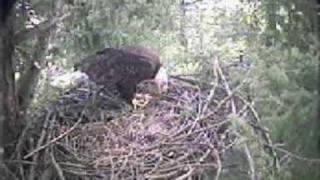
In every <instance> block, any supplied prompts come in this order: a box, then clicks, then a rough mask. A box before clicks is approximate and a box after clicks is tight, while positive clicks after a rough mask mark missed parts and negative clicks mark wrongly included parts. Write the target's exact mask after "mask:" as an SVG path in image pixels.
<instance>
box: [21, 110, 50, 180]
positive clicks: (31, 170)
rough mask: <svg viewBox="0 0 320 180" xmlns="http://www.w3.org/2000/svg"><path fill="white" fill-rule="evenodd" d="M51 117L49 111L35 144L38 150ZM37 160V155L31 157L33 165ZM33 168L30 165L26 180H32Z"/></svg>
mask: <svg viewBox="0 0 320 180" xmlns="http://www.w3.org/2000/svg"><path fill="white" fill-rule="evenodd" d="M51 115H52V111H49V112H48V113H47V116H46V119H45V121H44V124H43V128H42V131H41V134H40V138H39V140H38V143H37V148H39V147H40V146H41V144H42V143H43V141H44V140H45V137H46V132H47V128H48V124H49V121H50V117H51ZM38 158H39V155H38V154H37V155H35V156H33V158H32V161H33V162H34V163H37V161H38ZM25 159H26V158H25ZM35 168H36V166H33V165H31V167H30V173H29V178H28V179H29V180H33V179H34V176H35Z"/></svg>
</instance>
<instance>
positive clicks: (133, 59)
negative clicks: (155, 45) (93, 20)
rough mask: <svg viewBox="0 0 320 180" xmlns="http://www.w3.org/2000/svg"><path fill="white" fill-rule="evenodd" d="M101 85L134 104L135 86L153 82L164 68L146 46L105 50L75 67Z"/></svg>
mask: <svg viewBox="0 0 320 180" xmlns="http://www.w3.org/2000/svg"><path fill="white" fill-rule="evenodd" d="M76 66H77V67H76V68H77V69H79V70H81V71H82V72H84V73H86V74H87V75H88V77H89V79H90V80H92V81H94V82H95V83H97V84H98V85H103V86H106V87H115V88H116V89H117V90H118V91H119V93H120V95H121V97H122V98H124V99H125V100H127V101H128V102H131V100H132V99H133V97H134V94H135V91H136V86H137V84H138V83H140V82H141V81H143V80H146V79H153V78H154V77H155V76H156V74H157V72H158V71H159V69H160V67H161V63H160V59H159V56H158V55H157V54H155V53H154V52H152V51H151V50H149V49H147V48H143V47H125V48H121V49H116V48H106V49H103V50H101V51H98V52H97V53H96V54H94V55H91V56H89V57H87V58H85V59H83V60H82V61H81V62H80V63H78V64H77V65H76Z"/></svg>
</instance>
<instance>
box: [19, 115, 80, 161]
mask: <svg viewBox="0 0 320 180" xmlns="http://www.w3.org/2000/svg"><path fill="white" fill-rule="evenodd" d="M82 119H83V114H82V115H81V117H80V118H79V119H78V121H77V122H76V123H75V124H74V125H73V126H72V127H71V128H70V129H68V130H67V131H65V132H64V133H62V134H60V135H59V136H58V137H56V138H54V139H52V140H51V141H49V142H48V143H47V144H45V145H42V146H40V147H38V148H36V149H34V150H33V151H31V152H30V153H28V154H27V155H25V156H24V157H23V158H24V159H27V158H28V157H31V156H33V155H34V154H35V153H37V152H39V151H41V150H43V149H45V148H46V147H48V146H50V145H51V144H53V143H55V142H57V141H58V140H60V139H61V138H63V137H65V136H66V135H68V134H69V133H71V132H72V131H73V130H75V129H76V128H77V127H78V125H79V124H80V123H81V121H82Z"/></svg>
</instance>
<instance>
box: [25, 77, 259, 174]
mask: <svg viewBox="0 0 320 180" xmlns="http://www.w3.org/2000/svg"><path fill="white" fill-rule="evenodd" d="M221 75H222V74H221ZM221 75H219V76H217V77H219V78H218V79H219V80H218V79H217V81H216V82H217V83H216V84H214V85H212V86H208V87H199V86H198V85H197V80H195V79H191V77H184V78H185V79H183V78H171V79H170V80H169V89H168V92H167V93H166V94H163V95H162V96H161V97H160V98H159V99H156V100H154V101H150V102H149V103H148V104H147V105H146V106H144V107H141V108H137V109H133V108H131V107H129V106H128V105H125V103H121V101H120V100H119V99H117V97H114V95H113V94H112V93H108V94H106V93H104V90H101V89H99V88H98V87H96V86H94V85H90V84H89V85H85V86H82V87H77V88H74V89H71V90H70V91H68V92H66V93H65V94H64V95H62V96H61V98H60V99H59V100H58V101H56V102H51V103H50V105H49V106H48V107H47V110H45V111H42V113H40V115H38V119H39V121H42V122H43V123H44V124H45V125H44V126H45V127H49V128H47V130H46V131H45V133H44V134H42V135H41V136H43V137H42V138H41V137H40V138H39V139H42V142H40V143H39V144H43V145H41V146H40V145H39V146H38V147H36V148H33V149H31V150H29V151H28V152H29V154H27V155H26V156H25V158H28V157H32V156H34V155H35V154H39V155H40V156H42V157H44V158H46V157H51V159H53V160H54V162H55V164H56V166H55V168H56V170H57V171H58V172H60V173H61V174H63V176H65V177H66V179H77V178H80V179H84V177H89V178H90V179H154V178H156V179H176V178H179V177H180V178H184V177H195V176H199V175H200V174H202V173H203V172H205V171H210V172H211V173H213V174H214V176H215V177H218V176H219V174H220V172H221V168H222V165H221V161H222V159H221V157H222V155H223V154H224V153H225V152H226V151H227V150H228V149H229V148H232V147H233V146H234V145H235V144H236V143H237V140H238V137H239V133H238V132H237V131H235V130H234V129H232V128H230V124H232V123H231V122H230V121H231V118H230V114H237V115H238V116H239V117H241V119H242V120H243V121H245V122H250V123H254V122H255V121H254V118H253V117H252V116H247V115H244V114H248V112H249V111H251V109H250V108H249V107H247V105H248V104H247V103H246V102H245V100H244V99H242V98H239V96H236V95H235V94H234V93H232V92H231V91H230V89H229V90H228V88H229V87H228V85H227V84H226V83H227V82H225V81H223V78H221V77H220V76H221ZM234 109H236V111H235V112H233V111H234ZM249 114H252V113H249ZM248 117H251V118H248ZM45 139H46V140H45ZM44 149H47V150H45V151H43V150H44Z"/></svg>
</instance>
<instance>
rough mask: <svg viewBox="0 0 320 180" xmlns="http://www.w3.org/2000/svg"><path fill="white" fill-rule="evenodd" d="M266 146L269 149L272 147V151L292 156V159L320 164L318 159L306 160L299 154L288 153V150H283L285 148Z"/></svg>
mask: <svg viewBox="0 0 320 180" xmlns="http://www.w3.org/2000/svg"><path fill="white" fill-rule="evenodd" d="M264 145H265V146H268V147H270V148H272V149H275V150H278V151H280V152H282V153H285V154H287V155H288V156H290V157H292V158H294V159H297V160H300V161H307V162H311V163H320V159H317V158H306V157H302V156H300V155H297V154H295V153H292V152H290V151H288V150H286V149H283V148H281V147H278V146H271V145H269V144H264Z"/></svg>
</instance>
